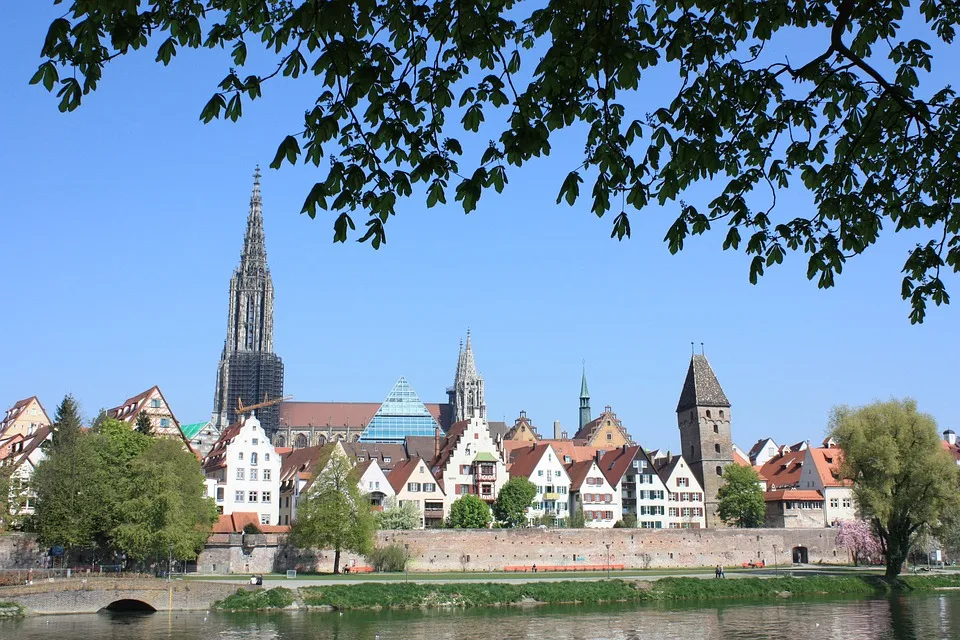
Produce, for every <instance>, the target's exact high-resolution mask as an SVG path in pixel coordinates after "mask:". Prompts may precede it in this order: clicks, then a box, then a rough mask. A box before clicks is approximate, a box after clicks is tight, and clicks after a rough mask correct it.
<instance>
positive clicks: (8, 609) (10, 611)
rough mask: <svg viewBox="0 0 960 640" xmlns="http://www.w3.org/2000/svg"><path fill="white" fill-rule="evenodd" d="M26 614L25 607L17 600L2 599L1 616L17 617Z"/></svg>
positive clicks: (0, 605) (0, 603) (0, 604)
mask: <svg viewBox="0 0 960 640" xmlns="http://www.w3.org/2000/svg"><path fill="white" fill-rule="evenodd" d="M23 614H24V611H23V607H21V606H20V605H18V604H17V603H16V602H2V601H0V618H15V617H19V616H22V615H23Z"/></svg>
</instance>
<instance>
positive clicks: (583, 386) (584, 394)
mask: <svg viewBox="0 0 960 640" xmlns="http://www.w3.org/2000/svg"><path fill="white" fill-rule="evenodd" d="M580 397H581V398H589V397H590V390H589V389H587V368H586V366H584V368H583V376H582V377H581V379H580Z"/></svg>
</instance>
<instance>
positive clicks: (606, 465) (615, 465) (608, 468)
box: [599, 444, 653, 487]
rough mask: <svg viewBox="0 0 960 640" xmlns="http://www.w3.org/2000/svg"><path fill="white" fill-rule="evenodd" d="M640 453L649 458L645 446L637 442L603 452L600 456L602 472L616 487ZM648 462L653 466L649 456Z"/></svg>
mask: <svg viewBox="0 0 960 640" xmlns="http://www.w3.org/2000/svg"><path fill="white" fill-rule="evenodd" d="M638 453H639V454H640V455H642V456H643V457H645V458H647V454H646V453H645V452H644V451H643V448H642V447H640V445H636V444H635V445H623V446H621V447H618V448H616V449H611V450H610V451H607V452H606V453H605V454H603V457H602V458H600V464H599V466H600V472H601V473H602V474H603V475H604V477H605V478H606V479H607V482H609V483H610V485H611V486H613V487H616V486H617V485H618V484H619V483H620V480H621V479H623V476H624V474H626V473H627V470H628V469H630V467H631V466H633V461H634V459H635V458H636V457H637V454H638ZM647 464H649V465H650V467H651V468H653V462H651V461H650V459H649V458H647Z"/></svg>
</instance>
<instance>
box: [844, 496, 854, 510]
mask: <svg viewBox="0 0 960 640" xmlns="http://www.w3.org/2000/svg"><path fill="white" fill-rule="evenodd" d="M852 506H853V501H852V500H851V499H850V498H844V499H843V508H844V509H849V508H850V507H852Z"/></svg>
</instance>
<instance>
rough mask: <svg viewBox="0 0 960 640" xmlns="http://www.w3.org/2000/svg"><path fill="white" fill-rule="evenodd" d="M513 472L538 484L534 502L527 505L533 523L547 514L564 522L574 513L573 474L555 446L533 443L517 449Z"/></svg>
mask: <svg viewBox="0 0 960 640" xmlns="http://www.w3.org/2000/svg"><path fill="white" fill-rule="evenodd" d="M509 473H510V477H511V478H526V479H527V480H529V481H530V482H532V483H533V484H534V485H536V487H537V495H536V496H534V498H533V504H532V505H531V506H529V507H527V522H528V523H529V524H534V523H535V522H536V521H537V520H539V519H540V518H543V517H544V516H548V517H550V518H553V519H554V520H555V521H556V522H557V524H563V523H564V522H566V520H567V518H568V517H570V512H569V511H570V476H569V475H568V474H567V470H566V468H564V464H563V460H562V458H561V457H560V456H559V455H558V454H557V452H556V450H555V449H554V448H553V446H551V445H550V444H537V443H531V444H529V445H527V446H526V447H522V448H518V449H514V450H513V452H512V454H511V458H510V465H509Z"/></svg>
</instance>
